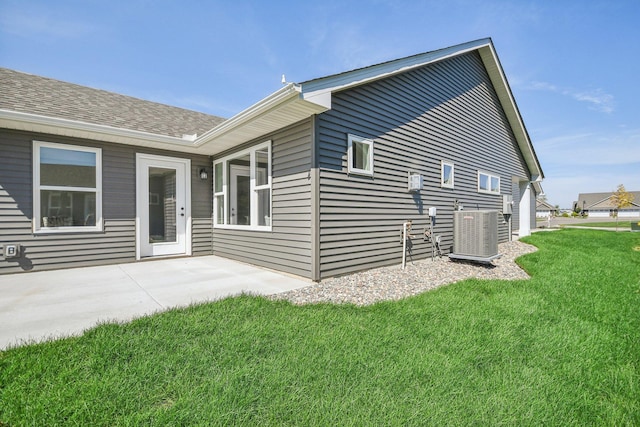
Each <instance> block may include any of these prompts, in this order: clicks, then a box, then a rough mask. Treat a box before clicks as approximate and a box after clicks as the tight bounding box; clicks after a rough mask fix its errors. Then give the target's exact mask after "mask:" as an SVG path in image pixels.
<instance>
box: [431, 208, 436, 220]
mask: <svg viewBox="0 0 640 427" xmlns="http://www.w3.org/2000/svg"><path fill="white" fill-rule="evenodd" d="M429 216H430V217H431V218H435V217H436V208H429Z"/></svg>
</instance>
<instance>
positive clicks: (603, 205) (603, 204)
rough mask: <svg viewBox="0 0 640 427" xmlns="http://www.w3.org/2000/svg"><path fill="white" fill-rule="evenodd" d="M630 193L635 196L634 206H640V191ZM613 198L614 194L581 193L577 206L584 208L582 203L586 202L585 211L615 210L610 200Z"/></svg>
mask: <svg viewBox="0 0 640 427" xmlns="http://www.w3.org/2000/svg"><path fill="white" fill-rule="evenodd" d="M629 193H631V194H633V202H632V204H633V205H635V206H640V191H629ZM611 196H613V192H610V193H580V194H579V195H578V201H577V202H576V203H577V206H578V207H580V208H581V207H582V202H583V201H584V207H585V209H590V208H591V209H613V208H614V206H613V203H611V200H610V199H609V198H610V197H611Z"/></svg>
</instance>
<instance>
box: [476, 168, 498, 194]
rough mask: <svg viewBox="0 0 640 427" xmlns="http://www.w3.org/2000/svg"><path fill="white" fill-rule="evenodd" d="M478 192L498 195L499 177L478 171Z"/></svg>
mask: <svg viewBox="0 0 640 427" xmlns="http://www.w3.org/2000/svg"><path fill="white" fill-rule="evenodd" d="M478 192H480V193H491V194H500V177H499V176H497V175H492V174H490V173H486V172H480V171H478Z"/></svg>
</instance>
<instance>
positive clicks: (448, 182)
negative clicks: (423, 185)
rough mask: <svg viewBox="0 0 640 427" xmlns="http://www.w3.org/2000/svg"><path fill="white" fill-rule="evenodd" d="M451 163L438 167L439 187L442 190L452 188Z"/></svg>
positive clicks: (444, 163)
mask: <svg viewBox="0 0 640 427" xmlns="http://www.w3.org/2000/svg"><path fill="white" fill-rule="evenodd" d="M453 169H454V168H453V163H450V162H445V161H444V160H443V161H442V163H441V167H440V186H441V187H444V188H453Z"/></svg>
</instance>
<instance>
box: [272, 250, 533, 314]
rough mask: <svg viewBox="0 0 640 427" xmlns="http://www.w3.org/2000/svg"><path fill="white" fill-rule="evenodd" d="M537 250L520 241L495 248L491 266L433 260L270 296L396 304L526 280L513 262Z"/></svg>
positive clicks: (300, 300)
mask: <svg viewBox="0 0 640 427" xmlns="http://www.w3.org/2000/svg"><path fill="white" fill-rule="evenodd" d="M534 251H536V248H535V247H534V246H531V245H527V244H525V243H522V242H519V241H513V242H507V243H502V244H500V245H498V252H499V253H500V254H502V257H501V258H498V259H496V260H494V261H493V263H492V264H491V265H482V264H474V263H469V262H460V261H451V260H450V259H449V257H447V256H443V257H442V258H438V257H436V258H435V260H432V259H431V258H428V259H424V260H419V261H415V262H413V263H412V262H411V261H410V260H407V265H406V268H405V269H404V270H403V269H402V266H401V265H393V266H390V267H381V268H376V269H372V270H367V271H363V272H359V273H354V274H350V275H347V276H342V277H335V278H330V279H325V280H322V281H321V282H319V283H316V284H313V285H310V286H307V287H304V288H300V289H296V290H293V291H289V292H283V293H280V294H276V295H272V296H271V298H273V299H286V300H289V301H291V302H293V303H294V304H298V305H302V304H313V303H321V302H331V303H336V304H342V303H352V304H356V305H369V304H373V303H375V302H378V301H383V300H398V299H401V298H405V297H408V296H412V295H417V294H419V293H422V292H425V291H428V290H430V289H435V288H437V287H439V286H443V285H447V284H450V283H455V282H459V281H461V280H465V279H469V278H479V279H500V280H518V279H528V278H529V276H528V275H527V273H525V272H524V270H522V269H521V268H520V267H518V265H517V264H516V263H515V262H514V260H515V259H516V258H518V257H519V256H521V255H524V254H527V253H530V252H534Z"/></svg>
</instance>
